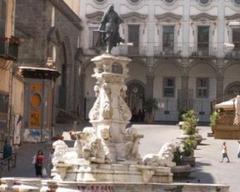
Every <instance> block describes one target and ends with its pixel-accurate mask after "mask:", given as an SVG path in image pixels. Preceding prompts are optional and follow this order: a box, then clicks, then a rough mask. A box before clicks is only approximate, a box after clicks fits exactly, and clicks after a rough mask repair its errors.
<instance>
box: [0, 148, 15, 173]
mask: <svg viewBox="0 0 240 192" xmlns="http://www.w3.org/2000/svg"><path fill="white" fill-rule="evenodd" d="M0 154H3V152H0ZM16 162H17V154H16V153H13V154H12V155H11V156H10V157H8V158H5V159H0V173H2V172H3V171H4V170H6V169H5V168H7V170H8V171H9V170H10V169H11V168H14V167H16ZM1 176H2V175H1V174H0V177H1Z"/></svg>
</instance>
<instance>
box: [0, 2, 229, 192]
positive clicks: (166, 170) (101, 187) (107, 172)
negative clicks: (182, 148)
mask: <svg viewBox="0 0 240 192" xmlns="http://www.w3.org/2000/svg"><path fill="white" fill-rule="evenodd" d="M109 18H114V19H112V20H114V21H115V22H117V23H118V24H120V23H121V20H120V18H119V16H118V15H117V14H116V12H115V11H114V9H113V7H112V6H111V7H110V9H109V10H108V11H107V12H106V14H105V15H104V17H103V20H102V25H103V24H105V25H106V26H108V27H109V25H108V24H106V23H107V22H108V19H109ZM110 20H111V19H110ZM110 24H111V23H110ZM115 24H116V23H115ZM102 25H101V27H100V30H104V32H103V35H104V36H103V37H104V38H105V42H104V43H105V44H106V46H107V51H106V53H104V54H102V55H100V56H97V57H94V58H93V59H92V62H94V63H95V68H94V74H93V77H94V78H96V80H97V81H96V85H95V86H94V91H95V94H96V101H95V103H94V105H93V107H92V109H91V110H90V113H89V118H90V122H91V124H92V127H86V128H84V129H83V130H82V131H76V132H74V133H72V136H73V137H74V138H75V143H74V147H68V146H67V144H66V143H65V142H64V141H63V140H58V141H55V142H54V143H53V148H54V154H53V159H52V164H53V168H52V171H51V176H52V179H51V180H40V179H29V180H26V179H17V178H2V179H1V183H2V184H1V185H0V191H3V192H5V191H8V190H11V189H13V188H14V187H15V188H14V189H19V190H20V189H21V191H41V192H46V191H53V192H55V191H57V192H68V191H69V192H70V191H71V192H77V191H78V192H79V191H82V192H83V191H84V192H85V191H98V192H100V191H101V192H110V191H114V192H115V191H116V192H125V191H131V192H132V191H134V192H135V191H136V192H143V191H144V192H145V191H148V192H160V191H163V192H164V191H182V192H186V191H196V192H197V191H203V190H204V191H209V190H211V191H220V192H227V191H228V187H227V186H220V185H216V186H215V185H213V186H210V185H202V186H201V185H200V184H196V185H194V184H176V183H173V174H172V173H171V167H173V166H175V163H174V162H172V159H173V152H174V150H175V146H174V145H173V144H172V143H167V144H165V145H164V146H163V147H162V149H161V150H160V152H159V153H157V154H148V155H146V156H145V157H144V158H142V157H141V155H140V154H139V151H138V147H139V141H140V139H141V138H143V135H141V134H139V133H138V132H137V130H136V129H134V128H132V127H129V128H127V125H128V123H129V120H130V119H131V111H130V110H129V107H128V106H127V104H126V103H125V100H124V99H125V96H126V91H127V86H126V85H125V80H126V78H127V77H128V64H129V62H130V61H131V59H129V58H127V57H122V56H113V55H112V54H111V49H112V47H113V46H115V45H116V44H117V43H119V42H121V41H122V40H123V39H121V38H120V36H119V34H118V25H117V26H116V25H114V26H112V27H115V28H113V30H110V31H111V32H109V33H108V30H109V29H108V28H107V27H105V28H104V27H103V26H102ZM112 31H115V33H113V32H112ZM104 38H103V39H104ZM219 189H220V190H219Z"/></svg>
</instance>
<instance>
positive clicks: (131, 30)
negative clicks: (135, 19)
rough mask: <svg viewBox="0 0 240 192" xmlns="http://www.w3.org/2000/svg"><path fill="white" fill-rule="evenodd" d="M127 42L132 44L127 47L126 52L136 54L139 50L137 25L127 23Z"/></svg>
mask: <svg viewBox="0 0 240 192" xmlns="http://www.w3.org/2000/svg"><path fill="white" fill-rule="evenodd" d="M128 42H130V43H133V46H131V47H128V53H129V54H130V55H131V54H138V52H139V25H128Z"/></svg>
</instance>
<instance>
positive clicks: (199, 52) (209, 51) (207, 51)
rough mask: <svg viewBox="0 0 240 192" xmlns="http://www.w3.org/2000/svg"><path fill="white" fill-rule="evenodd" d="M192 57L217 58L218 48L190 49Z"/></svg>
mask: <svg viewBox="0 0 240 192" xmlns="http://www.w3.org/2000/svg"><path fill="white" fill-rule="evenodd" d="M189 54H190V57H202V58H206V57H216V56H217V47H214V46H207V47H195V48H193V47H191V46H190V47H189Z"/></svg>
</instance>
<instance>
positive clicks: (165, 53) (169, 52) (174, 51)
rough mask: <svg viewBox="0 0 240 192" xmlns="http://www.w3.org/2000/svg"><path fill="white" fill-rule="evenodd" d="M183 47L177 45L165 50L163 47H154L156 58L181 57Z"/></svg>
mask: <svg viewBox="0 0 240 192" xmlns="http://www.w3.org/2000/svg"><path fill="white" fill-rule="evenodd" d="M181 49H182V46H180V45H178V44H175V45H174V47H172V48H164V47H161V46H154V48H153V51H154V56H159V57H169V56H173V57H174V56H175V57H176V56H177V57H180V56H181V52H182V50H181Z"/></svg>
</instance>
